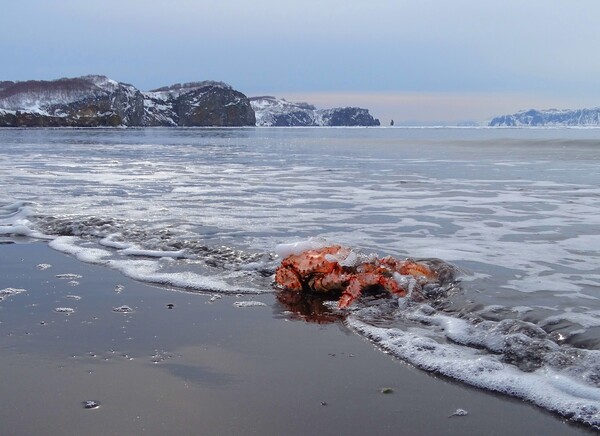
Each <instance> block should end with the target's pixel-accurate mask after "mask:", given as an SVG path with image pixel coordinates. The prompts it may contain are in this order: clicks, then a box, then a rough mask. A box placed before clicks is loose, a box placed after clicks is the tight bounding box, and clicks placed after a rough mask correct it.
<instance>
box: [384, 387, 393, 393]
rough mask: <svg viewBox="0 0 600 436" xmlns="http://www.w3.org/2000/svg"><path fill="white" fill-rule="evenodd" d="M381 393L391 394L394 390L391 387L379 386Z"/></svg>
mask: <svg viewBox="0 0 600 436" xmlns="http://www.w3.org/2000/svg"><path fill="white" fill-rule="evenodd" d="M381 393H382V394H393V393H394V390H393V389H392V388H381Z"/></svg>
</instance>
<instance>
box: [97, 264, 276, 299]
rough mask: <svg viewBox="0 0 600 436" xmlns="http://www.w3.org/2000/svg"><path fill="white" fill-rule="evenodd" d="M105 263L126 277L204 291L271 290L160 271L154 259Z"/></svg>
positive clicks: (216, 279)
mask: <svg viewBox="0 0 600 436" xmlns="http://www.w3.org/2000/svg"><path fill="white" fill-rule="evenodd" d="M107 265H108V266H110V267H112V268H115V269H117V270H119V271H121V272H122V273H123V274H125V275H126V276H128V277H131V278H133V279H135V280H139V281H142V282H146V283H157V284H162V285H169V286H175V287H179V288H185V289H189V290H197V291H205V292H224V293H242V294H259V293H263V292H269V293H270V292H272V290H271V289H264V290H260V289H255V288H247V287H240V286H235V285H231V284H229V283H227V282H226V281H225V280H223V279H221V278H220V277H210V276H205V275H200V274H197V273H194V272H191V271H183V272H160V265H159V264H158V263H157V261H154V260H145V259H144V260H142V259H139V260H110V261H108V263H107Z"/></svg>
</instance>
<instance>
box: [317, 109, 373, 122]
mask: <svg viewBox="0 0 600 436" xmlns="http://www.w3.org/2000/svg"><path fill="white" fill-rule="evenodd" d="M323 122H324V125H326V126H379V120H378V119H376V118H373V117H372V116H371V114H370V113H369V111H368V110H367V109H361V108H358V107H342V108H336V109H329V110H326V111H324V113H323Z"/></svg>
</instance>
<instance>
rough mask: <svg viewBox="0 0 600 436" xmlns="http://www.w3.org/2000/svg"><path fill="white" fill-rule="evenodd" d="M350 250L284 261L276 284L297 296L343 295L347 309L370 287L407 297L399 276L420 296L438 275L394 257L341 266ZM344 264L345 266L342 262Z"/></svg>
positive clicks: (314, 251) (341, 304)
mask: <svg viewBox="0 0 600 436" xmlns="http://www.w3.org/2000/svg"><path fill="white" fill-rule="evenodd" d="M351 252H352V251H351V250H350V249H348V248H346V247H342V246H340V245H331V246H326V247H322V248H316V249H309V250H305V251H303V252H301V253H299V254H291V255H289V256H287V257H285V258H284V259H283V260H282V261H281V265H280V266H279V267H278V268H277V270H276V272H275V281H276V283H277V284H278V285H279V286H281V287H282V288H284V289H288V290H291V291H297V292H316V293H329V292H341V293H342V296H341V298H340V299H339V302H338V305H339V307H340V308H345V307H348V306H349V305H351V304H352V302H353V301H354V300H355V299H356V298H358V297H359V296H360V294H361V293H362V291H363V290H364V289H365V288H367V287H370V286H380V287H383V288H384V289H386V290H387V291H389V292H390V293H392V294H396V295H399V296H401V297H404V296H406V295H407V293H408V291H409V290H408V289H405V286H404V284H401V283H404V282H402V281H401V280H398V275H399V276H400V277H402V276H412V277H413V278H414V279H415V280H413V283H414V284H415V285H416V288H415V289H414V290H413V293H414V294H415V295H418V294H419V288H420V285H422V284H425V283H428V282H432V281H435V280H436V279H437V275H436V274H435V272H433V271H432V270H431V269H430V268H429V267H428V266H427V265H425V264H423V263H419V262H416V261H413V260H398V259H395V258H393V257H391V256H388V257H385V258H383V259H377V258H375V259H369V260H368V261H364V262H358V263H355V264H351V265H345V264H344V265H342V264H340V262H341V261H340V259H346V258H347V257H348V256H349V255H350V254H351ZM342 263H344V262H342Z"/></svg>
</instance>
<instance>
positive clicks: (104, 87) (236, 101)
mask: <svg viewBox="0 0 600 436" xmlns="http://www.w3.org/2000/svg"><path fill="white" fill-rule="evenodd" d="M254 124H255V117H254V111H253V110H252V108H251V106H250V101H249V100H248V98H247V97H246V96H245V95H244V94H242V93H241V92H238V91H235V90H234V89H232V88H231V86H229V85H226V84H224V83H221V82H211V81H206V82H194V83H186V84H176V85H173V86H169V87H165V88H160V89H157V90H154V91H150V92H142V91H139V90H138V89H136V88H135V87H134V86H132V85H128V84H125V83H121V82H117V81H114V80H111V79H109V78H107V77H105V76H84V77H78V78H70V79H67V78H65V79H58V80H53V81H26V82H0V126H3V127H15V126H22V127H63V126H69V127H98V126H253V125H254Z"/></svg>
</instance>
